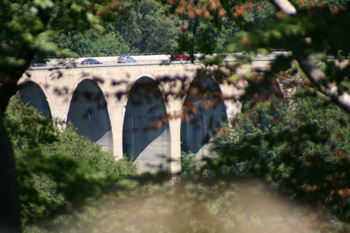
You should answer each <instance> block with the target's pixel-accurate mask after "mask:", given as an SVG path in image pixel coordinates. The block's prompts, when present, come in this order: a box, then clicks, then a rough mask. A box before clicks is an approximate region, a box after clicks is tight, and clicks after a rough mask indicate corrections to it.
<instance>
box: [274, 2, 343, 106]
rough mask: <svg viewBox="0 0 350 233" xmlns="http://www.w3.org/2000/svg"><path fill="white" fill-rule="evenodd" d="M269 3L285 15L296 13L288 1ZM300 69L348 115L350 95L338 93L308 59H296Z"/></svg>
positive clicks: (333, 85) (332, 83)
mask: <svg viewBox="0 0 350 233" xmlns="http://www.w3.org/2000/svg"><path fill="white" fill-rule="evenodd" d="M270 2H271V3H272V4H273V5H274V6H275V7H276V8H277V9H278V10H280V11H283V12H284V13H286V14H287V15H291V16H293V15H295V14H296V13H297V11H296V9H295V7H294V6H293V5H292V4H291V3H290V2H289V1H288V0H270ZM296 60H297V62H298V63H299V66H300V68H301V69H302V70H303V72H304V73H305V75H306V76H307V77H308V78H309V79H310V81H311V82H313V83H315V84H316V86H317V87H318V89H319V91H320V92H321V93H322V94H324V95H326V96H327V97H329V98H331V100H332V101H333V102H334V103H335V104H337V105H338V106H339V107H341V108H342V109H344V110H345V111H346V112H348V113H350V95H349V94H348V93H346V92H343V93H340V94H339V93H338V87H337V85H336V84H335V83H334V82H329V81H328V80H327V77H326V75H325V74H324V73H323V72H322V71H321V70H320V69H318V68H317V67H316V65H315V64H314V63H313V62H312V61H311V60H310V58H309V57H306V58H304V57H296Z"/></svg>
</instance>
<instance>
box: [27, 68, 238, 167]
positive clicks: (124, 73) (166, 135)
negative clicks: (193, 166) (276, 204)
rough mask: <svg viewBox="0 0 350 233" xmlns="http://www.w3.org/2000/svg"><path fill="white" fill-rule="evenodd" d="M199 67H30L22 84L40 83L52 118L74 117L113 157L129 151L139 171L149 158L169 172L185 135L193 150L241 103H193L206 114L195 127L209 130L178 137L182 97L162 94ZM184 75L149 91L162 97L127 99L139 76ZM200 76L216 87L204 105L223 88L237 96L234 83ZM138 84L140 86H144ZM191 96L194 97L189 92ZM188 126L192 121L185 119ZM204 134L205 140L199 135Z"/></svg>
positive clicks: (176, 164) (177, 162) (226, 93)
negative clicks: (208, 106) (134, 102)
mask: <svg viewBox="0 0 350 233" xmlns="http://www.w3.org/2000/svg"><path fill="white" fill-rule="evenodd" d="M198 68H200V65H192V64H186V65H175V64H172V65H167V66H165V65H152V66H112V67H98V66H96V67H94V68H84V67H81V68H76V69H62V70H54V71H50V70H41V69H37V70H29V71H28V72H29V73H31V77H30V78H25V77H24V78H23V79H22V80H21V83H24V82H27V81H31V82H33V83H36V84H38V85H39V87H40V88H41V90H42V92H43V94H44V95H41V97H40V98H42V99H43V100H42V101H43V102H44V101H46V100H47V102H48V106H49V108H50V112H51V115H52V117H53V118H58V119H61V120H72V121H73V123H74V124H75V125H76V127H78V132H79V133H81V134H84V135H86V136H88V137H89V138H90V139H91V140H93V141H97V142H98V143H100V144H101V146H102V147H103V148H104V149H105V150H108V149H109V148H111V149H112V150H113V154H114V156H115V157H116V159H119V158H122V157H123V155H124V154H127V155H133V156H135V157H134V158H135V162H136V163H137V166H138V167H139V171H141V172H145V171H150V169H149V168H150V167H148V166H147V163H150V164H151V165H152V166H156V167H159V166H162V167H167V168H168V169H170V170H171V172H173V173H177V172H179V171H180V170H181V162H180V158H181V141H182V140H187V141H188V142H189V143H191V142H190V140H189V138H191V137H193V138H196V140H197V141H198V142H199V143H197V144H198V145H196V146H195V147H196V151H197V149H198V148H199V147H201V146H203V145H204V143H205V142H206V141H207V135H208V132H209V131H210V130H211V129H212V128H213V127H214V126H215V127H216V125H218V124H220V122H223V121H224V120H227V118H230V117H231V116H233V115H235V114H236V113H237V112H238V111H239V107H240V105H239V103H234V102H232V101H231V100H229V99H225V100H223V99H221V100H220V102H219V103H218V105H217V106H219V107H217V109H216V110H214V111H210V110H207V109H206V107H205V104H204V105H198V106H197V107H195V108H196V109H197V111H198V112H204V113H205V114H204V116H203V117H202V118H198V119H199V122H200V124H199V127H203V128H204V127H206V128H207V129H206V130H204V131H203V130H198V129H197V128H196V129H190V130H189V131H190V132H189V135H187V138H188V139H186V138H185V136H184V135H185V134H183V137H184V138H183V139H181V129H182V127H181V124H182V125H186V124H187V123H186V122H185V123H181V122H182V121H181V119H185V117H182V118H181V117H180V116H181V114H182V111H183V106H184V101H185V97H186V96H183V97H182V98H178V99H172V100H171V101H168V102H166V101H165V99H166V97H167V96H166V94H167V93H168V92H169V90H175V89H176V88H181V89H182V91H186V90H187V89H188V88H189V87H190V85H191V83H192V81H193V80H194V78H195V76H196V74H197V73H196V71H197V69H198ZM185 76H186V77H187V78H188V79H186V81H185V85H184V86H181V87H180V86H179V85H175V83H176V82H175V81H174V82H169V83H168V84H160V85H158V86H157V87H156V88H155V89H154V90H153V92H151V93H160V95H161V97H162V98H159V96H158V95H157V94H156V95H155V98H154V99H151V101H150V102H149V103H145V104H141V105H140V106H137V105H136V106H133V105H131V104H130V103H131V102H129V98H131V97H132V96H136V97H137V96H138V93H137V92H133V91H132V88H133V87H134V84H135V82H136V81H137V80H139V79H140V78H142V79H141V80H157V79H158V78H161V77H168V78H169V80H175V79H176V77H185ZM198 80H199V81H198V82H199V83H202V84H205V85H206V86H207V88H208V90H210V88H212V87H213V88H214V91H210V92H209V93H210V95H209V98H208V97H206V98H203V95H202V97H201V98H202V99H199V100H198V101H197V100H196V101H197V102H198V103H199V104H202V103H203V102H205V103H207V104H208V103H209V102H211V101H213V99H215V98H214V97H213V93H215V92H221V93H222V94H223V96H232V95H238V91H237V89H235V88H234V87H233V86H230V85H227V84H220V85H217V84H216V83H215V82H214V81H213V80H211V78H210V77H205V78H203V80H201V78H200V77H199V78H198ZM140 87H141V89H142V88H143V87H147V85H146V86H142V85H141V86H140ZM141 89H140V90H141ZM130 90H131V93H130ZM144 90H147V88H145V89H144ZM84 92H86V93H88V92H92V93H93V95H92V96H91V95H88V94H87V95H85V96H84V94H81V93H84ZM29 93H30V92H29ZM77 93H80V95H82V96H84V98H85V99H84V98H83V97H81V98H79V95H77ZM126 93H127V95H125V94H126ZM129 93H130V95H129ZM90 94H91V93H90ZM27 95H28V94H27ZM29 96H30V94H29ZM191 98H193V96H192V97H189V99H191ZM136 99H137V98H136ZM146 99H147V98H143V99H142V100H146ZM206 101H207V102H206ZM208 101H209V102H208ZM200 106H201V107H200ZM154 107H156V108H154ZM204 110H205V111H204ZM157 115H166V116H170V117H168V118H167V120H166V121H160V119H158V118H157ZM175 116H177V117H175ZM223 118H226V119H223ZM142 122H143V123H142ZM187 126H190V125H189V124H187ZM191 127H192V126H191ZM128 128H132V129H133V130H134V131H133V133H130V131H129V132H126V131H127V130H128ZM145 128H152V129H153V131H152V129H151V130H149V132H147V133H146V131H143V132H142V130H143V129H145ZM182 130H184V129H182ZM137 131H138V132H137ZM187 131H188V130H187ZM191 131H192V132H191ZM202 131H203V132H202ZM199 132H201V133H199ZM203 135H204V140H202V139H203ZM197 147H198V148H197ZM197 152H198V151H197ZM164 157H168V158H170V159H171V162H170V163H166V159H165V158H164ZM151 170H152V169H151Z"/></svg>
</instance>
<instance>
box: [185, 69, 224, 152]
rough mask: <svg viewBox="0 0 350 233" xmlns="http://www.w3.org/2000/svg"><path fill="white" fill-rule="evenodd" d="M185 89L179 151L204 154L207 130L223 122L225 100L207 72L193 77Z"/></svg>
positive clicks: (208, 135) (207, 135) (214, 129)
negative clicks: (205, 74) (186, 89)
mask: <svg viewBox="0 0 350 233" xmlns="http://www.w3.org/2000/svg"><path fill="white" fill-rule="evenodd" d="M187 93H188V94H187V96H186V98H185V102H184V105H183V112H182V122H181V151H182V152H185V153H195V154H197V155H200V156H204V155H206V154H207V151H206V150H205V149H204V147H205V145H206V144H207V143H208V142H209V140H210V134H211V133H215V131H216V130H218V129H220V128H221V124H222V123H223V122H227V115H226V108H225V104H224V102H223V98H222V94H221V91H220V88H219V85H218V84H217V83H216V82H215V81H214V80H213V79H212V78H210V77H208V76H200V77H197V78H196V79H195V80H194V81H193V82H192V84H191V86H190V87H189V89H188V92H187ZM203 149H204V150H203Z"/></svg>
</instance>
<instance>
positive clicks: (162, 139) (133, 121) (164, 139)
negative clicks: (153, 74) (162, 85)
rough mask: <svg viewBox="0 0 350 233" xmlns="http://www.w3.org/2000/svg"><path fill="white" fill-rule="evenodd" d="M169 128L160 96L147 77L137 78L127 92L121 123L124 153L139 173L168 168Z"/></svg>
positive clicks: (151, 80)
mask: <svg viewBox="0 0 350 233" xmlns="http://www.w3.org/2000/svg"><path fill="white" fill-rule="evenodd" d="M170 150H171V148H170V128H169V123H168V118H167V112H166V107H165V104H164V100H163V96H162V93H161V92H160V90H159V87H158V85H157V83H156V82H155V81H154V80H153V79H151V78H149V77H146V76H144V77H141V78H140V79H138V80H137V81H136V82H135V84H134V85H133V87H132V88H131V90H130V92H129V98H128V101H127V104H126V106H125V117H124V124H123V153H124V155H126V156H128V157H129V156H132V157H133V160H134V162H135V163H136V165H137V169H138V171H139V172H154V171H157V170H158V169H159V168H163V169H168V162H167V157H170Z"/></svg>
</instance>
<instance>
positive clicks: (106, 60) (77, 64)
mask: <svg viewBox="0 0 350 233" xmlns="http://www.w3.org/2000/svg"><path fill="white" fill-rule="evenodd" d="M281 54H286V52H275V53H273V54H267V55H258V56H257V57H256V58H255V60H254V61H255V62H257V63H261V64H262V65H263V66H264V65H265V64H263V63H266V62H271V61H273V60H274V59H275V58H276V56H277V55H281ZM244 56H245V55H243V54H242V53H238V54H233V55H228V56H227V57H226V58H225V60H224V61H225V62H234V61H236V60H237V57H244ZM86 58H88V57H85V58H67V59H50V60H47V66H43V67H30V69H33V70H37V69H44V70H46V69H55V68H61V69H62V68H63V69H64V68H96V67H114V66H152V65H161V64H169V61H170V55H148V56H133V58H135V59H136V61H137V62H136V63H118V62H117V59H118V57H89V58H94V59H97V60H98V61H100V62H102V63H103V64H90V65H81V62H82V61H83V60H84V59H86ZM195 63H199V61H198V60H197V61H195ZM171 64H173V65H184V64H190V61H172V62H171Z"/></svg>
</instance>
